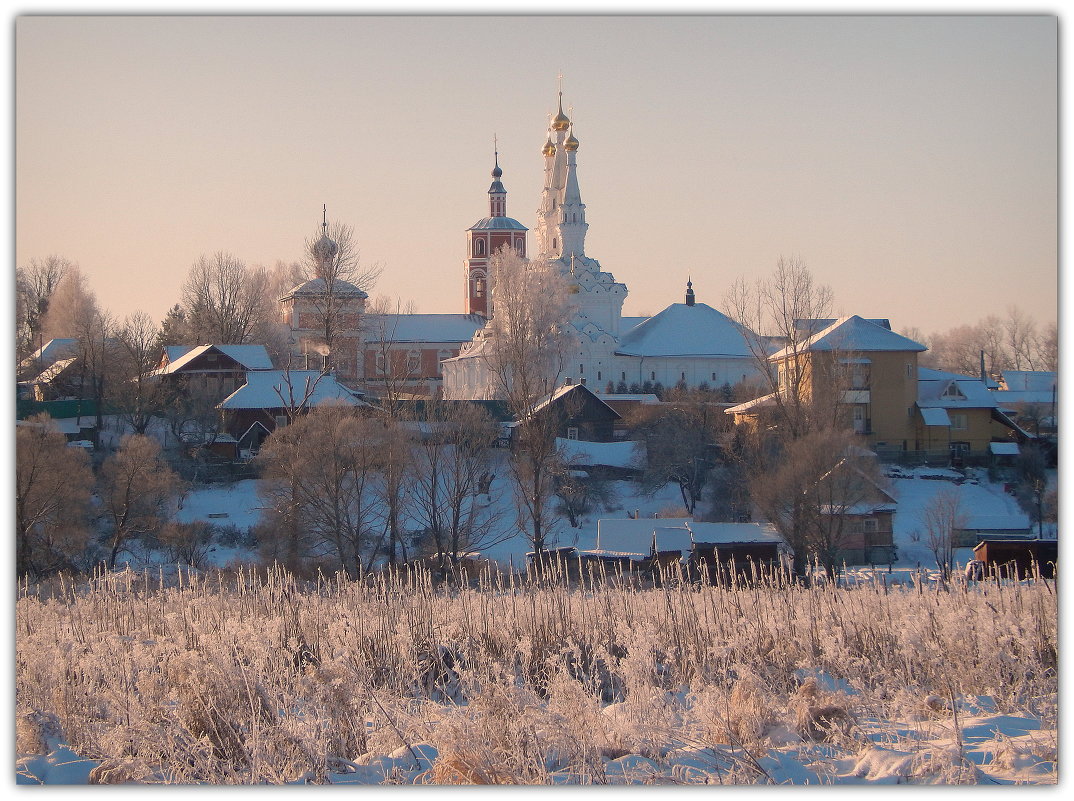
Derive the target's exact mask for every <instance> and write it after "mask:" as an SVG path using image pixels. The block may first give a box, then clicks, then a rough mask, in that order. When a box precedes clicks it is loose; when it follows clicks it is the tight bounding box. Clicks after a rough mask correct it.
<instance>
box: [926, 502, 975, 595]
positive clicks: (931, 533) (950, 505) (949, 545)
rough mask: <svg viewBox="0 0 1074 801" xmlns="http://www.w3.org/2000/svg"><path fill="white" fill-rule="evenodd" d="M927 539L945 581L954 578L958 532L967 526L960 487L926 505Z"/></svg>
mask: <svg viewBox="0 0 1074 801" xmlns="http://www.w3.org/2000/svg"><path fill="white" fill-rule="evenodd" d="M923 522H924V526H925V537H926V541H927V543H928V546H929V550H930V551H932V554H933V556H934V557H935V559H936V566H937V567H938V568H939V569H940V573H941V575H942V577H943V580H944V581H946V580H947V579H948V578H950V576H951V571H952V569H953V568H954V566H955V547H956V546H957V545H958V540H957V537H958V530H959V529H961V528H964V527H965V525H966V514H965V513H964V512H963V510H962V502H961V500H960V499H959V492H958V488H957V487H944V488H943V489H941V490H940V491H939V492H937V493H936V494H935V495H934V496H932V498H931V499H930V500H929V502H928V503H927V504H925V513H924V519H923Z"/></svg>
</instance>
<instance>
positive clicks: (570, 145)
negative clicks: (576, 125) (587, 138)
mask: <svg viewBox="0 0 1074 801" xmlns="http://www.w3.org/2000/svg"><path fill="white" fill-rule="evenodd" d="M563 148H564V150H566V151H567V152H568V153H573V152H574V151H575V150H577V149H578V140H577V139H575V138H574V130H573V129H571V132H570V134H569V135H568V136H567V141H566V142H564V143H563Z"/></svg>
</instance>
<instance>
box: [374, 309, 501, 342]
mask: <svg viewBox="0 0 1074 801" xmlns="http://www.w3.org/2000/svg"><path fill="white" fill-rule="evenodd" d="M485 322H486V320H485V318H484V317H482V316H481V315H480V314H386V315H376V316H373V315H370V316H369V317H367V318H366V329H367V332H366V334H365V336H364V337H363V339H364V340H365V341H366V342H384V341H388V342H400V343H403V342H446V343H447V342H450V343H455V342H459V343H461V342H469V341H470V340H471V339H473V338H474V333H475V332H476V331H477V330H478V329H479V328H481V327H482V326H484V325H485Z"/></svg>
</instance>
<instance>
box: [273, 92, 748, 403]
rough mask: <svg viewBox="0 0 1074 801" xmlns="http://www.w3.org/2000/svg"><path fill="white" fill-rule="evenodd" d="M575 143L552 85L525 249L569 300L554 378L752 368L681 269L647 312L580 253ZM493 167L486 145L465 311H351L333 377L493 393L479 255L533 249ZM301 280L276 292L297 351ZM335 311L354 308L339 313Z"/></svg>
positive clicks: (739, 341)
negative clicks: (558, 278) (484, 184)
mask: <svg viewBox="0 0 1074 801" xmlns="http://www.w3.org/2000/svg"><path fill="white" fill-rule="evenodd" d="M579 148H580V143H579V141H578V139H577V138H576V137H575V135H574V126H573V125H572V123H571V120H570V119H569V117H568V116H567V115H566V114H564V113H563V94H562V92H560V95H559V111H558V113H557V114H556V115H555V117H554V118H552V120H551V123H550V125H549V128H548V131H547V135H546V138H545V143H544V146H543V147H542V148H541V156H542V158H543V159H544V186H543V188H542V189H541V194H540V201H539V206H538V209H537V216H536V225H535V228H534V230H533V238H534V242H533V246H532V250H534V251H535V252H536V253H535V255H534V256H533V257H532V259H531V260H532V261H534V262H538V263H541V262H543V263H547V264H550V265H552V266H553V267H554V268H555V269H557V270H559V271H560V273H561V274H562V275H563V276H564V277H565V278H566V279H567V282H568V285H569V287H570V291H571V293H572V301H573V308H574V312H573V317H572V319H571V320H570V321H569V322H570V325H571V334H572V339H573V344H574V350H573V352H572V355H571V357H570V358H569V359H568V360H567V365H568V369H567V370H565V371H564V375H563V378H562V379H561V383H562V384H576V383H577V384H585V385H587V388H588V389H590V390H592V391H593V392H594V393H596V394H598V395H601V394H608V393H614V392H616V391H618V392H624V391H626V390H625V387H629V386H632V385H637V386H641V385H644V384H646V383H649V384H651V385H656V384H661V385H663V386H665V387H672V386H675V385H680V386H682V385H685V386H687V387H698V386H701V385H707V386H709V387H712V388H714V389H715V388H718V387H720V386H723V385H725V384H729V385H735V384H738V383H739V382H742V381H744V380H747V379H749V378H751V377H752V376H753V375H755V373H756V370H757V368H756V366H755V363H754V360H753V358H752V357H751V354H750V350H749V347H748V345H747V343H746V339H745V337H744V336H743V334H742V332H741V331H740V329H739V327H738V325H737V324H736V323H734V322H733V321H732V320H730V319H729V318H728V317H726V316H725V315H723V314H722V313H720V312H719V311H717V310H716V309H714V308H712V307H711V306H709V305H707V304H705V303H700V302H698V301H697V300H696V298H695V295H694V290H693V285H692V282H690V281H689V280H688V281H687V283H686V293H685V297H684V302H682V303H673V304H671V305H670V306H668V307H667V308H666V309H664V310H663V311H661V312H660V313H659V314H656V315H653V316H652V317H624V316H623V301H624V300H626V297H627V292H628V290H627V286H626V284H625V283H622V282H620V281H616V279H615V276H614V275H612V273H610V272H607V271H605V270H604V269H602V267H601V264H600V262H599V261H597V259H595V258H593V257H592V256H590V255H589V254H587V253H586V249H585V239H586V232H587V230H588V229H589V223H588V222H586V205H585V203H583V202H582V193H581V188H580V183H579V178H578V152H579ZM502 177H503V170H502V169H501V168H500V164H499V153H498V152H495V153H494V167H493V170H492V184H491V186H490V187H489V190H488V204H489V205H488V215H487V216H485V217H482V218H481V219H480V220H478V221H477V222H476V223H474V224H473V225H472V226H470V227H469V228H468V229H467V230H466V258H465V259H464V263H463V279H464V283H463V287H464V311H463V312H462V313H460V314H399V315H383V316H380V317H377V318H372V317H371V316H370V317H368V318H367V319H365V320H364V321H363V322H362V323H355V328H354V330H348V331H345V332H344V331H341V332H340V338H339V341H340V342H344V343H346V349H345V352H342V353H338V355H336V354H333V356H332V365H333V368H334V369H335V371H336V373H337V375H338V376H339V378H340V380H342V381H345V382H349V383H354V384H360V385H362V386H363V388H364V389H366V391H368V392H369V393H370V394H372V395H376V394H377V385H378V383H381V384H383V383H384V382H386V381H389V380H390V381H394V382H395V383H396V387H397V388H404V389H406V390H407V391H408V392H411V393H414V394H432V393H435V392H438V391H442V392H443V395H444V397H446V398H449V399H490V398H493V397H495V394H496V388H495V386H494V382H493V380H492V375H491V372H490V371H489V370H488V368H487V365H486V363H485V359H484V358H483V357H482V351H483V349H484V348H485V347H486V346H487V345H488V338H489V336H490V335H491V327H490V325H489V319H490V315H492V314H495V308H494V300H495V298H494V291H493V292H492V293H490V291H489V287H490V280H489V279H490V275H489V261H490V258H491V256H492V254H494V253H495V252H496V251H497V250H499V249H500V248H503V247H507V248H511V249H512V250H514V251H515V252H517V253H518V254H519V255H520V256H522V257H527V256H528V254H529V253H530V251H531V247H530V245H529V243H528V242H527V234H528V232H529V229H528V228H527V227H526V226H525V225H523V224H522V223H520V222H519V221H518V220H516V219H514V218H512V217H509V216H507V190H506V188H505V187H504V185H503V183H502V181H501V178H502ZM333 245H334V243H332V242H331V240H329V239H328V238H327V233H326V234H325V236H324V237H322V241H321V242H319V243H318V245H317V246H316V249H317V251H318V253H320V252H322V251H323V252H324V253H325V254H326V255H327V254H329V253H330V252H331V249H332V246H333ZM310 288H311V287H307V285H303V286H302V287H296V289H295V290H294V291H292V292H291V293H290V294H289V295H287V296H286V297H285V298H283V299H282V301H283V302H284V303H285V306H286V314H285V320H286V321H287V322H288V324H289V325H290V326H291V328H292V340H293V341H294V342H295V343H296V345H295V348H296V355H297V354H308V353H310V352H313V351H314V350H315V348H316V342H315V340H314V339H312V338H310V336H309V329H308V328H303V327H302V324H301V321H302V319H303V317H302V315H301V313H300V311H301V310H300V309H298V307H297V305H296V304H300V303H301V302H303V300H304V299H305V302H307V303H315V299H314V298H313V297H312V295H309V294H308V293H307V292H306V290H308V289H310ZM340 289H341V290H342V291H341V292H339V293H338V294H340V295H341V296H344V297H346V299H347V301H348V302H351V303H352V304H353V311H354V312H356V313H358V314H361V313H362V312H363V311H364V308H365V296H364V293H361V292H360V291H359V292H353V291H352V290H354V289H355V288H354V287H352V286H350V285H347V286H346V287H341V288H340ZM341 319H347V320H354V319H356V318H354V317H351V316H350V315H349V314H347V315H343V316H342V317H341ZM355 349H356V350H357V353H354V352H353V351H354V350H355Z"/></svg>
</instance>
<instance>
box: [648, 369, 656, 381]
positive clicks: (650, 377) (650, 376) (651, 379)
mask: <svg viewBox="0 0 1074 801" xmlns="http://www.w3.org/2000/svg"><path fill="white" fill-rule="evenodd" d="M649 380H650V381H655V380H656V371H655V370H654V371H653V372H651V373H649Z"/></svg>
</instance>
